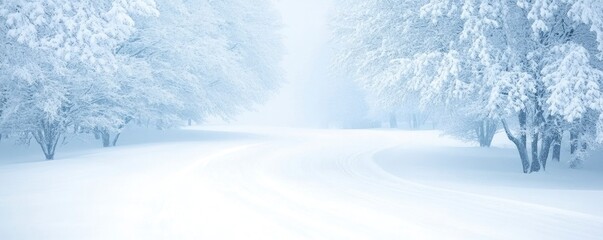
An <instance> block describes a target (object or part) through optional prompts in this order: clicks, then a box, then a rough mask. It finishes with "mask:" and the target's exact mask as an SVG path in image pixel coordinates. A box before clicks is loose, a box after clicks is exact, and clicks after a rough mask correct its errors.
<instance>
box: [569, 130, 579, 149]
mask: <svg viewBox="0 0 603 240" xmlns="http://www.w3.org/2000/svg"><path fill="white" fill-rule="evenodd" d="M577 150H578V132H577V131H576V130H574V129H572V130H570V154H572V155H574V154H575V153H576V151H577Z"/></svg>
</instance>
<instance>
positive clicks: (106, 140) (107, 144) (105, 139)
mask: <svg viewBox="0 0 603 240" xmlns="http://www.w3.org/2000/svg"><path fill="white" fill-rule="evenodd" d="M101 138H102V140H103V147H110V146H111V145H110V142H111V133H109V131H107V130H106V129H103V130H102V131H101Z"/></svg>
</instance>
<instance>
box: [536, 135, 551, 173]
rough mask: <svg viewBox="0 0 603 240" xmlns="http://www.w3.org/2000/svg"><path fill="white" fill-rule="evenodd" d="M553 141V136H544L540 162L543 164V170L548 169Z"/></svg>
mask: <svg viewBox="0 0 603 240" xmlns="http://www.w3.org/2000/svg"><path fill="white" fill-rule="evenodd" d="M552 143H553V138H552V137H543V139H542V143H541V146H540V156H539V159H540V164H541V165H542V170H546V162H547V160H548V158H549V152H550V150H551V145H552Z"/></svg>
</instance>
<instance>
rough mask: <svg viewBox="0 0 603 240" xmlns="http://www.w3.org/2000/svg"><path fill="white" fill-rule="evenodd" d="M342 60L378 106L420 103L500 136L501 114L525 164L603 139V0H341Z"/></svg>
mask: <svg viewBox="0 0 603 240" xmlns="http://www.w3.org/2000/svg"><path fill="white" fill-rule="evenodd" d="M336 2H337V3H336V4H337V6H338V11H337V12H336V14H335V17H334V18H333V22H332V26H333V32H334V36H335V37H334V45H335V50H336V52H337V58H336V64H335V66H337V70H338V71H340V72H343V73H347V76H349V77H351V78H353V79H355V80H356V82H358V83H359V84H360V85H361V86H362V87H364V88H365V89H366V90H367V93H368V95H369V97H368V99H369V101H370V103H371V105H372V106H373V107H374V108H378V109H380V110H381V111H384V112H396V111H400V109H412V111H413V112H418V113H421V114H429V115H430V116H434V117H436V118H438V119H441V120H439V122H443V123H444V125H443V126H440V127H443V128H445V129H446V130H447V131H449V132H452V133H457V134H459V135H462V136H466V134H467V133H468V132H474V133H475V135H474V136H475V138H478V139H479V140H480V143H481V144H482V145H489V143H490V142H491V140H492V136H493V135H494V132H496V129H497V128H498V126H501V127H502V129H503V130H504V132H505V133H506V135H507V136H508V138H509V139H510V140H511V141H512V142H513V143H514V144H515V146H516V147H517V150H518V153H519V158H520V159H521V166H522V171H523V172H524V173H530V172H537V171H540V170H544V169H545V168H546V164H547V160H548V159H550V158H553V159H555V160H559V159H560V158H561V150H560V149H561V144H562V143H563V142H566V141H563V137H564V136H569V137H570V139H569V141H567V142H569V143H570V145H571V146H570V148H571V153H572V155H571V156H570V158H569V159H568V162H569V165H570V166H571V167H578V166H580V164H581V163H582V161H583V159H584V155H585V154H586V153H587V151H588V150H589V149H593V148H595V147H597V145H599V143H601V141H602V140H603V131H602V130H603V115H602V114H601V112H602V111H603V95H602V88H601V84H602V81H603V71H602V69H603V61H602V60H603V21H602V19H603V3H601V2H600V1H564V0H532V1H526V0H512V1H491V0H475V1H462V0H418V1H417V0H400V1H388V0H368V1H364V0H363V1H360V0H338V1H336Z"/></svg>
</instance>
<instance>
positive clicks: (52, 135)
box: [31, 120, 61, 160]
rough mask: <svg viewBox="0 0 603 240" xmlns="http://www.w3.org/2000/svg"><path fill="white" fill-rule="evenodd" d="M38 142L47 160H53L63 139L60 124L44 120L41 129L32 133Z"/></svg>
mask: <svg viewBox="0 0 603 240" xmlns="http://www.w3.org/2000/svg"><path fill="white" fill-rule="evenodd" d="M31 133H32V135H33V136H34V139H35V140H36V142H37V143H38V144H39V145H40V147H41V148H42V152H43V153H44V156H45V157H46V160H53V159H54V153H55V150H56V148H57V144H58V143H59V139H60V138H61V129H60V125H59V123H58V122H48V121H46V120H42V121H41V122H40V125H39V129H38V130H36V131H33V132H31Z"/></svg>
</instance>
